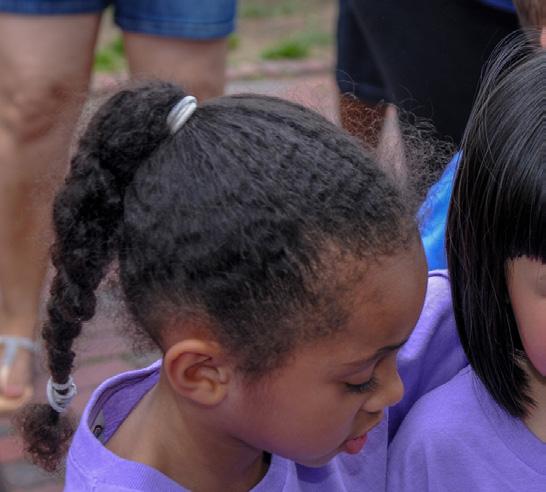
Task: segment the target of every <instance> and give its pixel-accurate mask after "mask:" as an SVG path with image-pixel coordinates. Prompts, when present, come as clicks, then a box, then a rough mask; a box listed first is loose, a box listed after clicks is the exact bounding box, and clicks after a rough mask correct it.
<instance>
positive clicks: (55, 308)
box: [15, 83, 184, 471]
mask: <svg viewBox="0 0 546 492" xmlns="http://www.w3.org/2000/svg"><path fill="white" fill-rule="evenodd" d="M183 96H184V94H183V92H182V90H181V89H180V88H178V87H176V86H174V85H171V84H167V83H156V84H148V85H147V86H145V87H142V88H138V87H137V88H131V89H126V90H123V91H121V92H119V93H117V94H116V95H114V96H113V97H111V98H110V99H109V100H108V101H107V102H106V103H105V104H104V105H103V106H102V107H101V108H100V109H99V111H98V112H97V113H96V114H95V115H94V117H93V118H92V119H91V122H90V123H89V126H88V128H87V130H86V131H85V133H84V135H83V137H82V138H81V139H80V142H79V145H78V150H77V152H76V154H75V155H74V157H73V158H72V161H71V166H70V172H69V174H68V176H67V178H66V180H65V183H64V186H63V187H62V189H61V190H60V192H59V193H58V195H57V196H56V199H55V202H54V206H53V225H54V231H55V243H54V244H53V247H52V252H51V257H52V262H53V265H54V267H55V269H56V274H55V277H54V279H53V282H52V285H51V289H50V296H49V301H48V304H47V313H48V319H47V321H46V322H45V324H44V326H43V329H42V338H43V340H44V342H45V348H46V351H47V360H48V368H49V371H50V373H51V382H52V384H53V385H54V386H55V385H57V388H63V385H65V386H67V385H68V384H69V383H70V381H71V378H70V374H71V372H72V369H73V366H74V357H75V353H74V351H73V350H72V345H73V342H74V340H75V339H76V337H78V336H79V334H80V332H81V329H82V324H83V323H84V322H86V321H88V320H90V319H91V318H92V317H93V316H94V314H95V309H96V303H97V298H96V294H95V291H96V289H97V287H98V285H99V283H100V282H101V280H102V278H103V276H104V274H105V272H106V270H107V268H108V266H109V265H110V263H111V262H112V261H113V260H114V259H115V257H116V256H117V248H118V240H119V233H120V229H121V224H122V221H123V200H124V195H125V190H126V188H127V186H128V185H129V184H130V183H131V181H132V179H133V176H134V173H135V171H136V170H137V169H138V166H139V164H140V163H141V162H142V161H144V160H145V159H146V158H147V157H148V156H149V155H150V154H151V153H152V152H153V151H154V150H155V149H156V148H157V146H158V145H159V144H160V143H161V142H162V141H163V140H165V139H166V138H167V137H168V136H169V128H168V126H167V123H166V119H167V115H168V113H169V110H170V109H171V108H172V106H173V105H174V104H175V103H176V102H177V101H178V100H180V98H181V97H183ZM55 391H57V392H58V393H59V394H60V395H62V394H63V393H66V391H67V390H66V389H65V390H64V391H63V389H60V390H59V389H57V390H55ZM15 423H16V427H18V429H19V431H20V433H21V434H22V436H23V439H24V444H25V451H26V453H27V454H28V455H29V457H30V459H31V460H32V461H33V462H34V463H36V464H38V465H40V466H42V467H43V468H44V469H46V470H48V471H54V470H55V469H57V468H58V466H59V463H60V461H61V459H62V457H63V456H64V455H65V453H66V451H67V448H68V445H69V440H70V438H71V436H72V434H73V432H74V422H73V419H71V418H70V416H67V415H66V414H65V413H64V412H62V413H59V412H58V411H57V410H54V409H53V407H52V406H50V405H48V404H32V405H27V406H26V407H25V408H23V409H22V410H21V412H20V413H19V414H18V415H17V416H16V419H15Z"/></svg>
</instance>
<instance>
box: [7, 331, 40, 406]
mask: <svg viewBox="0 0 546 492" xmlns="http://www.w3.org/2000/svg"><path fill="white" fill-rule="evenodd" d="M0 345H3V346H4V354H3V355H2V357H1V358H0V392H2V391H4V390H5V388H6V387H7V384H8V378H9V376H10V372H11V368H12V367H13V363H14V362H15V357H16V356H17V352H18V351H19V349H24V350H28V351H29V352H32V353H36V351H37V344H36V342H34V341H33V340H31V339H30V338H27V337H18V336H8V335H0ZM33 396H34V388H33V385H32V382H30V383H27V385H26V386H24V389H23V393H22V394H21V395H20V396H17V397H15V398H10V397H8V396H5V395H4V394H2V393H0V414H7V413H12V412H14V411H15V410H17V409H19V408H21V407H22V406H23V405H25V404H26V403H28V402H29V401H30V400H31V399H32V397H33Z"/></svg>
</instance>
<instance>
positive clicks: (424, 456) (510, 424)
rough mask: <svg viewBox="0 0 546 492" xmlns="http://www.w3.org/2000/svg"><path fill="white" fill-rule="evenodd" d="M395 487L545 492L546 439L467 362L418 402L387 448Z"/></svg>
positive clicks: (400, 491)
mask: <svg viewBox="0 0 546 492" xmlns="http://www.w3.org/2000/svg"><path fill="white" fill-rule="evenodd" d="M387 482H388V487H387V490H389V491H392V492H405V491H407V492H410V491H411V492H414V491H416V490H418V491H419V492H427V491H430V492H432V491H434V492H437V491H442V492H451V491H453V492H455V491H456V492H460V491H461V490H465V491H472V492H474V491H477V492H499V491H502V492H544V491H546V443H543V442H541V441H540V440H539V439H538V438H537V437H535V435H534V434H533V433H531V431H529V429H528V428H527V427H526V426H525V425H524V424H523V423H522V421H521V420H519V419H515V418H513V417H511V416H510V415H509V414H508V413H506V412H505V411H504V410H503V409H501V407H499V406H498V405H497V404H496V403H495V401H494V400H493V399H492V398H491V397H490V396H489V394H488V393H487V391H486V389H485V387H484V386H483V385H482V383H481V382H480V381H479V379H478V378H477V376H476V375H475V373H474V372H473V371H472V369H471V368H470V367H466V368H464V369H463V370H462V371H461V372H460V373H459V374H458V375H457V376H456V377H454V378H453V379H452V380H451V381H449V382H448V383H447V384H444V385H443V386H441V387H439V388H437V389H435V390H434V391H431V392H430V393H429V394H427V395H425V396H424V397H423V398H421V399H420V400H419V402H418V403H417V404H416V405H415V406H414V407H413V408H412V410H411V412H410V413H409V414H408V416H407V418H406V419H405V420H404V422H403V423H402V425H401V427H400V429H399V431H398V433H397V434H396V437H395V438H394V440H393V441H392V443H391V445H390V448H389V464H388V478H387Z"/></svg>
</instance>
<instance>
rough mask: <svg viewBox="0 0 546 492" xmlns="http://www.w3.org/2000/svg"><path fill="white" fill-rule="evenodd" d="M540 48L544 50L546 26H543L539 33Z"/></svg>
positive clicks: (545, 45) (545, 46)
mask: <svg viewBox="0 0 546 492" xmlns="http://www.w3.org/2000/svg"><path fill="white" fill-rule="evenodd" d="M540 46H542V47H543V48H544V49H546V26H543V27H542V30H541V31H540Z"/></svg>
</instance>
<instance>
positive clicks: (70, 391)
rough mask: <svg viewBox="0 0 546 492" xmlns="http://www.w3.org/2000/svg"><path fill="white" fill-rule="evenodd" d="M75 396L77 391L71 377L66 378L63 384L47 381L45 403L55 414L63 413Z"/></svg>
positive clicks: (50, 379) (51, 380)
mask: <svg viewBox="0 0 546 492" xmlns="http://www.w3.org/2000/svg"><path fill="white" fill-rule="evenodd" d="M61 392H62V393H61ZM77 394H78V389H77V388H76V384H75V383H74V380H73V379H72V376H69V377H68V381H67V382H66V383H65V384H59V383H54V382H53V379H52V378H49V379H48V381H47V401H48V402H49V406H50V407H51V408H53V410H55V411H56V412H59V413H63V412H64V411H65V410H66V409H67V408H68V406H69V405H70V402H71V401H72V399H73V398H74V397H75V396H76V395H77Z"/></svg>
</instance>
